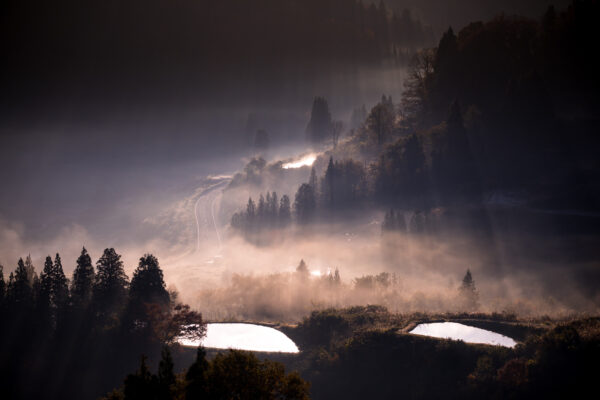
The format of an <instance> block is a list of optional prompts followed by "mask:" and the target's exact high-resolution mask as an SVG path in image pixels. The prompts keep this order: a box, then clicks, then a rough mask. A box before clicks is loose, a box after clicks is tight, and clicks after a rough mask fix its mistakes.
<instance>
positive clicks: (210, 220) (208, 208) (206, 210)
mask: <svg viewBox="0 0 600 400" xmlns="http://www.w3.org/2000/svg"><path fill="white" fill-rule="evenodd" d="M230 181H231V179H230V178H229V177H226V178H221V179H220V180H219V181H218V182H216V183H213V184H211V185H210V186H209V187H207V188H206V189H204V190H203V191H202V192H201V193H200V194H199V195H198V199H197V200H196V202H195V203H194V217H195V219H196V251H198V250H200V238H201V236H202V232H203V231H206V232H207V233H208V231H209V230H214V233H215V236H216V238H217V241H218V243H219V249H220V248H221V235H220V234H219V227H218V225H217V218H216V216H215V203H216V202H218V201H219V200H220V199H221V196H222V195H223V192H222V190H219V189H222V188H223V187H225V186H226V185H227V184H228V183H229V182H230Z"/></svg>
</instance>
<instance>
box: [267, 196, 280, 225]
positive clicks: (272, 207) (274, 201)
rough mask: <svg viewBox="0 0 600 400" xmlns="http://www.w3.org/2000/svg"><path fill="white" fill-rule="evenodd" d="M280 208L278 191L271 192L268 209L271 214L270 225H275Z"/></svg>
mask: <svg viewBox="0 0 600 400" xmlns="http://www.w3.org/2000/svg"><path fill="white" fill-rule="evenodd" d="M278 208H279V199H278V198H277V192H273V193H271V197H270V198H268V201H267V210H268V215H269V225H273V224H275V223H276V222H277V216H278Z"/></svg>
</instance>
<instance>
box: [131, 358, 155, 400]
mask: <svg viewBox="0 0 600 400" xmlns="http://www.w3.org/2000/svg"><path fill="white" fill-rule="evenodd" d="M159 393H160V389H159V385H158V378H157V377H156V375H153V374H152V373H151V372H150V370H149V369H148V366H147V365H146V356H142V359H141V362H140V368H139V369H138V370H137V371H136V372H135V373H134V374H129V375H127V377H126V378H125V382H124V385H123V394H124V396H125V400H143V399H144V400H145V399H159Z"/></svg>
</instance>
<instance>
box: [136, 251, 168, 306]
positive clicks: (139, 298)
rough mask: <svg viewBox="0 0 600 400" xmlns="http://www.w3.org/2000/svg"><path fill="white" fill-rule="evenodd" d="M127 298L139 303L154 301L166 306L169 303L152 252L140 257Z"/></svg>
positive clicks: (157, 264)
mask: <svg viewBox="0 0 600 400" xmlns="http://www.w3.org/2000/svg"><path fill="white" fill-rule="evenodd" d="M129 298H130V301H131V302H134V303H137V304H139V305H142V304H143V303H156V304H160V305H164V306H167V305H168V304H169V293H168V292H167V289H166V286H165V282H164V279H163V272H162V270H161V268H160V265H159V263H158V259H157V258H156V257H154V256H153V255H152V254H145V255H144V256H143V257H141V258H140V262H139V265H138V267H137V268H136V270H135V272H134V273H133V278H132V279H131V285H130V289H129Z"/></svg>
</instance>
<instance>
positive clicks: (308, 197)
mask: <svg viewBox="0 0 600 400" xmlns="http://www.w3.org/2000/svg"><path fill="white" fill-rule="evenodd" d="M294 209H295V211H296V218H297V220H298V223H299V224H307V223H309V222H311V221H312V220H313V218H314V216H315V210H316V201H315V194H314V192H313V189H312V187H310V185H308V184H306V183H303V184H302V185H300V187H299V188H298V191H297V192H296V198H295V200H294Z"/></svg>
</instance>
